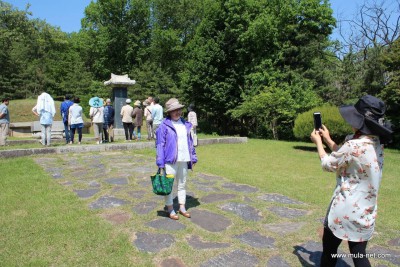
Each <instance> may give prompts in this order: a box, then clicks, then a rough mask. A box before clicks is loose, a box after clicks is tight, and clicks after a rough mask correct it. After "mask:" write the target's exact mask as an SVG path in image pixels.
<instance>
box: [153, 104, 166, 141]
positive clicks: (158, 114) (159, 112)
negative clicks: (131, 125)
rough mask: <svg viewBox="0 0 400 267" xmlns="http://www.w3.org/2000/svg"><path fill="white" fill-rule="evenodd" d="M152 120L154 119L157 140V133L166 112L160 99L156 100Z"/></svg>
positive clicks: (154, 132) (154, 131)
mask: <svg viewBox="0 0 400 267" xmlns="http://www.w3.org/2000/svg"><path fill="white" fill-rule="evenodd" d="M151 118H152V119H153V134H154V137H155V138H156V140H157V134H156V131H157V129H158V127H159V126H160V124H161V122H162V121H163V119H164V111H163V108H162V106H161V105H160V99H159V98H158V97H155V98H154V106H153V107H152V108H151Z"/></svg>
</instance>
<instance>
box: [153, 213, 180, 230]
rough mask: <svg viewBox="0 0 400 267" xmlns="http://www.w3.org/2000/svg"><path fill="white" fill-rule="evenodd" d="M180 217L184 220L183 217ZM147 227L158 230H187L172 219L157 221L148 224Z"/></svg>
mask: <svg viewBox="0 0 400 267" xmlns="http://www.w3.org/2000/svg"><path fill="white" fill-rule="evenodd" d="M180 217H181V218H183V217H182V216H180ZM146 225H147V226H150V227H153V228H156V229H162V230H172V231H178V230H183V229H185V228H186V226H185V225H183V224H181V223H180V222H178V221H175V220H171V219H170V218H161V219H157V220H154V221H151V222H149V223H146Z"/></svg>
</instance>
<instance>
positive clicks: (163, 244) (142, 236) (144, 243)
mask: <svg viewBox="0 0 400 267" xmlns="http://www.w3.org/2000/svg"><path fill="white" fill-rule="evenodd" d="M174 242H175V239H174V237H173V236H172V235H169V234H153V233H146V232H139V233H137V234H136V240H135V241H134V242H133V244H134V245H135V246H136V247H137V248H138V249H139V250H140V251H144V252H159V251H160V250H162V249H164V248H168V247H170V246H171V245H172V244H173V243H174Z"/></svg>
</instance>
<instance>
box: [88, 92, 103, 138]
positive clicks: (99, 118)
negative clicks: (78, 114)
mask: <svg viewBox="0 0 400 267" xmlns="http://www.w3.org/2000/svg"><path fill="white" fill-rule="evenodd" d="M95 98H97V99H98V101H96V102H95V103H97V104H96V105H92V106H91V107H90V111H89V115H90V118H91V119H92V123H93V132H94V137H95V138H96V140H97V141H96V144H100V143H102V140H103V123H104V107H103V101H102V100H101V99H100V98H98V97H95Z"/></svg>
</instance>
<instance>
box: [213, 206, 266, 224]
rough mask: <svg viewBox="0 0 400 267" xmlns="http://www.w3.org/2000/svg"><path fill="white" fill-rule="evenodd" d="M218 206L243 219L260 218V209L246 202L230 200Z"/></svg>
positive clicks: (252, 219)
mask: <svg viewBox="0 0 400 267" xmlns="http://www.w3.org/2000/svg"><path fill="white" fill-rule="evenodd" d="M220 208H221V209H222V210H224V211H230V212H233V213H235V214H236V215H238V216H240V217H241V218H242V219H243V220H245V221H259V220H261V219H262V216H261V215H260V213H261V212H260V211H259V210H257V209H255V208H253V207H252V206H249V205H247V204H242V203H236V202H230V203H227V204H224V205H221V206H220Z"/></svg>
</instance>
